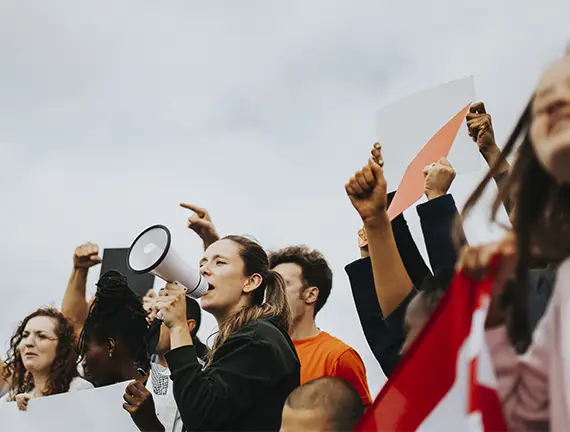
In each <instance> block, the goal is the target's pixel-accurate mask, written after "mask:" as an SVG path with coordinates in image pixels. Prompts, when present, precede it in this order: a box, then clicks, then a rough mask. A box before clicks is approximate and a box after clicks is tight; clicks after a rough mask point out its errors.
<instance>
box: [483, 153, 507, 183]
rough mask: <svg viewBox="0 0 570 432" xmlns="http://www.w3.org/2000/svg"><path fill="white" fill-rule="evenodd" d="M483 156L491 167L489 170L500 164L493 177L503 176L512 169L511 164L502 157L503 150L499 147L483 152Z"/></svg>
mask: <svg viewBox="0 0 570 432" xmlns="http://www.w3.org/2000/svg"><path fill="white" fill-rule="evenodd" d="M481 155H482V156H483V158H484V159H485V161H486V162H487V165H489V168H491V167H493V166H494V165H495V164H496V163H497V162H498V163H499V165H498V167H497V168H498V169H497V170H496V171H495V173H494V175H493V177H495V179H496V176H498V175H499V174H503V173H505V172H507V171H509V169H510V165H509V162H508V161H507V160H506V159H505V158H504V157H503V156H502V155H501V149H500V148H499V147H497V146H493V147H491V148H490V149H486V150H481Z"/></svg>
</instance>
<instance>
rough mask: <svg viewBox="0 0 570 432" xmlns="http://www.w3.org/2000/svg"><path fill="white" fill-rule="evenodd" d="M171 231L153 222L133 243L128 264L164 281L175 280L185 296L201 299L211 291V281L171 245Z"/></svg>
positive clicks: (173, 281) (135, 271)
mask: <svg viewBox="0 0 570 432" xmlns="http://www.w3.org/2000/svg"><path fill="white" fill-rule="evenodd" d="M171 237H172V236H171V235H170V230H169V229H168V228H166V227H165V226H164V225H153V226H151V227H148V228H147V229H145V230H144V231H143V232H141V233H140V234H139V235H138V236H137V237H136V238H135V240H134V241H133V243H132V244H131V247H130V248H129V253H128V254H127V266H128V267H129V269H130V270H131V271H132V272H133V273H135V274H143V273H151V274H153V275H155V276H157V277H159V278H161V279H162V280H164V281H166V282H170V283H176V284H178V285H180V286H182V287H183V288H184V289H185V290H186V295H187V296H188V297H192V298H195V299H198V298H200V297H202V296H203V295H204V294H206V292H208V282H206V279H204V278H203V277H202V275H201V274H200V272H199V271H197V270H194V269H193V268H192V267H190V265H188V264H187V263H186V261H184V260H183V259H182V258H180V256H179V255H178V254H177V253H176V251H175V250H174V249H173V248H172V247H171Z"/></svg>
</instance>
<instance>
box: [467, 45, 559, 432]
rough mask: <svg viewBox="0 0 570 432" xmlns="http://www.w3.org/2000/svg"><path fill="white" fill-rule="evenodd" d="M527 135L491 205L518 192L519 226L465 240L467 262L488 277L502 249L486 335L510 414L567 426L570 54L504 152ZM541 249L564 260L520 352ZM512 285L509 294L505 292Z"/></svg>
mask: <svg viewBox="0 0 570 432" xmlns="http://www.w3.org/2000/svg"><path fill="white" fill-rule="evenodd" d="M519 142H520V146H519V147H518V152H517V155H516V158H515V161H514V164H513V166H512V169H511V171H510V174H509V177H508V179H507V181H506V184H505V185H504V186H503V188H502V190H501V191H500V194H499V195H498V196H497V198H496V199H495V202H494V203H493V210H492V219H493V220H494V219H495V215H496V211H497V208H498V207H499V206H500V205H501V201H502V199H503V198H504V197H512V203H513V209H512V212H511V220H512V223H513V229H512V231H511V232H509V233H508V235H507V236H506V237H505V239H504V240H502V241H501V242H498V243H495V244H491V245H483V246H477V247H472V248H469V249H466V250H465V251H464V253H463V256H462V260H461V265H460V268H462V269H463V270H464V271H465V272H466V273H467V274H469V275H471V277H474V278H481V277H485V275H486V274H487V273H488V271H489V268H490V263H491V261H492V259H493V258H494V257H496V256H498V257H499V262H498V269H497V270H496V276H495V281H494V289H495V293H494V298H493V301H492V303H491V306H490V310H489V316H488V317H487V322H486V327H487V333H486V336H487V343H488V346H489V351H490V354H491V358H492V361H493V364H494V367H495V373H496V375H497V382H498V389H499V396H500V398H501V402H502V405H503V411H504V413H505V419H506V421H507V424H508V425H509V427H510V428H511V429H512V430H552V431H565V430H567V429H568V425H569V424H570V402H569V401H570V399H569V397H568V395H569V393H568V391H569V390H568V389H570V259H569V257H570V184H569V183H570V169H568V168H569V167H570V56H569V55H566V56H565V57H564V58H563V59H561V60H559V61H557V62H555V63H554V64H553V65H552V66H551V67H549V68H548V70H547V71H546V72H545V73H544V75H543V76H542V78H541V79H540V81H539V84H538V87H537V88H536V90H535V92H534V94H533V97H532V98H531V101H530V103H529V104H528V106H527V108H526V109H525V111H524V113H523V115H522V117H521V118H520V120H519V122H518V123H517V125H516V127H515V130H514V131H513V133H512V135H511V137H510V139H509V140H508V142H507V144H506V145H505V147H504V148H503V151H502V155H503V156H504V157H506V156H508V155H509V154H510V153H511V152H512V151H513V150H514V149H515V146H516V144H518V143H519ZM493 168H495V167H493ZM493 168H492V170H491V172H490V173H489V174H488V175H487V176H486V177H485V178H484V179H483V181H482V182H481V184H480V185H479V186H478V187H477V188H476V190H475V192H474V193H473V195H472V196H471V197H470V198H469V199H468V201H467V203H466V206H465V210H464V214H465V213H468V212H469V211H470V210H471V209H472V208H473V206H474V205H475V204H476V203H477V202H478V200H479V199H480V197H481V195H482V193H483V190H484V188H485V186H486V185H487V183H489V181H490V179H491V178H492V176H493V174H494V172H493ZM535 259H539V260H544V261H546V262H551V263H560V264H559V265H558V270H557V272H556V277H555V282H554V289H553V292H552V295H551V299H550V302H549V304H548V307H547V309H546V312H545V313H544V315H543V316H542V318H541V319H540V321H539V322H538V325H537V327H536V329H535V330H534V332H533V334H532V339H531V340H530V343H528V344H527V345H528V348H527V349H526V350H525V352H524V353H523V354H522V355H517V352H516V350H515V343H516V342H518V341H517V340H513V336H519V337H521V338H524V336H525V335H524V333H523V332H524V330H525V329H527V328H528V327H527V324H528V323H527V322H525V313H526V312H527V304H526V298H525V291H526V288H527V285H528V283H529V278H528V271H529V268H531V266H530V264H531V262H532V261H533V260H535ZM513 274H514V276H515V277H514V279H513V278H512V277H511V275H513ZM506 289H510V294H511V295H510V296H509V297H506V298H505V296H504V291H505V290H506ZM513 329H515V330H516V331H514V330H513Z"/></svg>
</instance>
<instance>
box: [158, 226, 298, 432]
mask: <svg viewBox="0 0 570 432" xmlns="http://www.w3.org/2000/svg"><path fill="white" fill-rule="evenodd" d="M200 272H201V274H202V276H203V277H204V278H205V279H206V280H207V281H208V283H209V285H210V290H209V291H208V292H207V293H206V294H205V295H204V296H203V297H202V299H201V302H202V308H203V309H204V310H205V311H207V312H210V313H211V314H212V315H214V317H215V318H216V320H217V321H218V328H219V332H218V336H217V338H216V340H215V342H214V345H213V347H212V351H211V353H210V357H209V360H208V362H207V364H206V366H205V368H204V369H203V370H202V366H201V365H200V363H199V362H198V360H197V358H196V357H197V356H196V349H195V347H194V344H193V341H192V338H191V336H190V333H189V331H188V325H187V320H186V300H185V297H186V295H185V292H184V290H183V289H182V288H180V287H179V286H178V285H176V284H167V285H166V287H165V289H163V290H161V291H160V293H159V297H158V302H157V305H158V308H159V310H160V311H161V313H162V316H163V322H164V324H165V325H166V326H167V327H168V328H169V329H170V345H171V351H170V352H168V353H166V360H167V362H168V366H169V367H170V370H171V379H172V380H173V382H174V386H173V388H174V397H175V399H176V403H177V405H178V409H179V410H180V414H181V416H182V421H183V423H184V427H185V428H186V429H190V430H233V431H239V430H247V431H252V430H263V431H271V430H274V431H277V430H279V428H280V426H281V413H282V409H283V405H284V403H285V400H286V398H287V396H288V395H289V394H290V393H291V392H292V391H293V390H294V389H295V388H296V387H298V386H299V382H300V364H299V359H298V357H297V354H296V352H295V347H294V345H293V343H292V342H291V339H290V338H289V335H288V330H289V327H290V312H289V307H288V305H287V297H286V294H285V283H284V281H283V279H282V277H281V276H280V275H279V274H278V273H276V272H274V271H272V270H270V269H269V259H268V257H267V254H266V253H265V251H264V250H263V248H262V247H261V246H260V245H259V244H257V243H256V242H254V241H252V240H250V239H247V238H245V237H240V236H228V237H224V238H223V239H221V240H218V241H216V242H214V243H212V244H211V245H210V246H209V247H208V248H207V249H206V251H205V253H204V257H203V258H202V260H201V262H200Z"/></svg>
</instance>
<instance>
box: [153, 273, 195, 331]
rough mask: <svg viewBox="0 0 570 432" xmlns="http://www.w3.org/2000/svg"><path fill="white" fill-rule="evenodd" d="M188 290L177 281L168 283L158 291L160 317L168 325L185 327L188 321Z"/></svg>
mask: <svg viewBox="0 0 570 432" xmlns="http://www.w3.org/2000/svg"><path fill="white" fill-rule="evenodd" d="M185 297H186V291H185V290H184V288H182V287H181V286H180V285H178V284H176V283H167V284H166V286H165V287H164V288H163V289H161V290H160V292H159V293H158V298H157V299H156V306H157V308H158V317H159V319H161V320H162V322H164V324H165V325H166V327H168V328H173V327H178V326H180V327H184V326H186V325H187V322H186V298H185Z"/></svg>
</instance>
